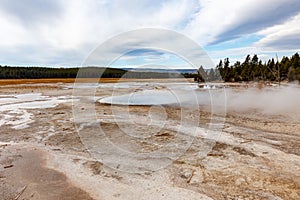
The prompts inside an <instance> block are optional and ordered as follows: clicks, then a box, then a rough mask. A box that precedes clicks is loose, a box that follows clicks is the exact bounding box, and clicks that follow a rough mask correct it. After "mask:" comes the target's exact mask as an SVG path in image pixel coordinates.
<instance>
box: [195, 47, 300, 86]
mask: <svg viewBox="0 0 300 200" xmlns="http://www.w3.org/2000/svg"><path fill="white" fill-rule="evenodd" d="M216 69H217V70H216ZM216 69H210V70H204V68H203V67H202V66H201V67H200V68H199V70H198V74H199V75H198V77H196V78H195V80H196V81H198V82H201V81H214V80H221V78H222V80H223V81H225V82H240V81H276V82H278V81H299V82H300V56H299V54H298V53H295V54H294V55H293V56H291V57H286V56H284V57H283V58H282V59H281V60H280V61H279V60H278V58H276V59H274V58H272V59H269V60H268V61H267V62H262V60H260V59H259V58H258V56H257V55H253V56H252V57H251V56H250V55H247V56H246V58H245V60H244V61H243V62H240V61H237V62H235V63H234V64H232V65H231V64H230V60H229V58H225V59H224V60H220V62H219V64H218V65H217V66H216Z"/></svg>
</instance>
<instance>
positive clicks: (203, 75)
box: [0, 53, 300, 82]
mask: <svg viewBox="0 0 300 200" xmlns="http://www.w3.org/2000/svg"><path fill="white" fill-rule="evenodd" d="M78 72H79V73H78ZM76 77H78V78H100V77H101V78H183V77H184V78H194V80H195V81H197V82H204V81H219V80H223V81H225V82H241V81H276V82H278V81H299V82H300V56H299V54H298V53H295V54H294V55H293V56H291V57H286V56H284V57H283V58H282V59H281V60H280V61H279V60H278V58H275V59H274V58H272V59H269V60H268V61H267V62H262V60H261V59H259V58H258V56H257V55H256V54H255V55H253V56H252V57H251V56H250V55H247V56H246V58H245V60H244V61H243V62H240V61H237V62H235V63H234V64H231V63H230V60H229V58H225V59H224V60H220V62H219V64H218V65H217V66H216V68H215V69H208V70H207V69H204V67H203V66H200V68H199V69H198V74H193V73H184V74H180V73H176V72H174V73H162V72H148V71H147V72H141V71H131V70H124V69H116V68H104V67H83V68H79V67H74V68H51V67H10V66H1V65H0V79H42V78H76Z"/></svg>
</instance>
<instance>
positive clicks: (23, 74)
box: [0, 65, 184, 79]
mask: <svg viewBox="0 0 300 200" xmlns="http://www.w3.org/2000/svg"><path fill="white" fill-rule="evenodd" d="M182 77H184V76H183V75H181V74H178V73H160V72H138V71H130V70H124V69H116V68H104V67H83V68H78V67H76V68H50V67H11V66H1V65H0V79H42V78H182Z"/></svg>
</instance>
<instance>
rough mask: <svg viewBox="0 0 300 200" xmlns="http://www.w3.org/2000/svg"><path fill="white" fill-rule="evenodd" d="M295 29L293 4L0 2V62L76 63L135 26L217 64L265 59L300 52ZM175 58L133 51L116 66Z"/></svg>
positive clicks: (286, 0)
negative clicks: (180, 39)
mask: <svg viewBox="0 0 300 200" xmlns="http://www.w3.org/2000/svg"><path fill="white" fill-rule="evenodd" d="M299 24H300V3H299V0H198V1H193V0H182V1H180V0H165V1H162V0H72V1H67V0H0V25H1V29H0V64H1V65H23V66H24V65H25V66H28V65H30V66H56V67H57V66H80V65H82V63H84V61H85V59H86V58H87V57H88V56H89V55H90V53H91V52H92V51H93V50H94V49H95V48H97V47H98V46H99V45H101V43H103V42H105V41H107V40H108V39H110V38H112V37H113V36H116V35H118V34H121V33H124V32H126V31H130V30H135V29H139V28H162V29H168V30H174V31H176V32H178V33H181V34H184V35H185V36H187V37H188V38H190V39H192V40H194V41H196V42H197V43H198V44H199V45H200V46H201V47H202V48H203V49H204V50H205V51H206V52H207V54H208V55H209V56H210V57H211V59H212V60H213V62H215V63H217V62H218V60H219V59H224V58H225V57H229V58H231V60H232V62H234V61H235V60H243V59H244V57H245V56H246V55H247V54H254V53H256V54H258V55H259V57H260V58H261V59H263V60H266V59H268V58H269V57H275V55H276V53H277V54H278V55H279V57H281V56H283V55H286V56H290V55H292V54H294V53H296V52H298V51H299V50H300V26H299ZM164 40H165V41H168V38H164ZM165 41H164V42H165ZM170 42H172V43H174V44H176V41H170ZM112 51H113V50H112ZM179 60H180V59H178V58H176V56H174V55H171V54H168V53H161V52H155V51H134V52H131V53H129V54H128V55H124V56H123V58H121V59H120V60H119V61H116V62H115V63H116V66H122V65H126V66H131V65H132V66H134V65H140V64H145V61H148V62H149V63H154V64H162V65H167V64H168V63H169V65H174V66H177V67H182V66H183V63H182V62H180V61H179Z"/></svg>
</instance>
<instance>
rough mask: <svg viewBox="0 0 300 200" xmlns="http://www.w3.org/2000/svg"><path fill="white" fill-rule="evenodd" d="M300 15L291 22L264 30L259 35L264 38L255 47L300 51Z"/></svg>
mask: <svg viewBox="0 0 300 200" xmlns="http://www.w3.org/2000/svg"><path fill="white" fill-rule="evenodd" d="M299 24H300V14H298V15H297V16H295V17H293V18H292V19H291V20H289V21H287V22H285V23H283V24H279V25H275V26H272V27H269V28H267V29H264V30H262V31H260V32H258V34H261V35H263V36H264V38H263V39H261V40H260V41H258V42H257V43H256V44H255V45H256V46H258V47H261V48H265V49H268V50H273V51H276V50H277V51H278V50H279V51H280V50H295V51H299V50H300V27H299Z"/></svg>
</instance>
